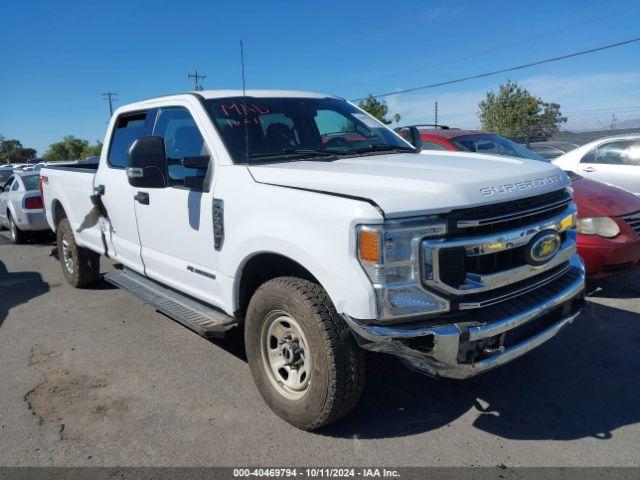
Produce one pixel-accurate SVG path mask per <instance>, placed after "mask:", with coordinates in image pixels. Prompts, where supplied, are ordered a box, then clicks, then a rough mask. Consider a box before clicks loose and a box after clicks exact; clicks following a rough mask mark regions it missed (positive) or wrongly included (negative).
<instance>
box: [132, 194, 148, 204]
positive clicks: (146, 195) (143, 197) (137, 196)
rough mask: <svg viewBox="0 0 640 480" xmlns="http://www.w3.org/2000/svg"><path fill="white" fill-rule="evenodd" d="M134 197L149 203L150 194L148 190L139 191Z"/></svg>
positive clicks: (142, 202)
mask: <svg viewBox="0 0 640 480" xmlns="http://www.w3.org/2000/svg"><path fill="white" fill-rule="evenodd" d="M133 199H134V200H135V201H136V202H138V203H141V204H142V205H149V194H148V193H147V192H138V193H136V194H135V196H134V197H133Z"/></svg>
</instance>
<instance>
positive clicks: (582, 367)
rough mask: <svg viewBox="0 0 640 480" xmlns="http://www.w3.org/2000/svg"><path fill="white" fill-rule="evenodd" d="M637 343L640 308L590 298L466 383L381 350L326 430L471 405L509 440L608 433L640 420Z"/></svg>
mask: <svg viewBox="0 0 640 480" xmlns="http://www.w3.org/2000/svg"><path fill="white" fill-rule="evenodd" d="M639 342H640V315H639V314H637V313H632V312H628V311H624V310H620V309H616V308H611V307H606V306H602V305H592V306H591V307H589V308H588V309H587V310H586V311H585V312H584V313H583V314H582V315H581V316H580V317H579V318H578V319H577V320H576V321H575V322H574V324H573V325H571V326H569V327H567V328H566V329H565V330H564V331H562V332H560V334H559V335H558V337H556V338H555V339H553V340H551V341H550V342H548V343H547V344H545V345H543V346H542V347H540V348H539V349H538V350H536V351H534V352H531V353H529V354H528V355H525V356H524V357H522V358H521V359H519V360H517V361H516V362H514V363H513V364H510V365H507V366H505V367H502V368H500V369H497V370H495V371H492V372H489V373H487V374H485V375H482V376H479V377H476V378H473V379H469V380H465V381H453V380H433V379H429V378H427V377H422V376H420V375H418V374H414V373H412V372H409V371H407V370H406V369H404V367H403V366H402V365H400V364H399V363H398V362H397V361H395V360H393V359H389V358H385V357H383V356H377V357H375V358H372V361H371V362H369V364H368V367H369V368H368V372H367V373H368V381H367V384H366V387H365V391H364V394H363V398H362V401H361V402H360V404H359V406H358V407H357V409H356V411H355V412H354V413H353V414H352V415H351V416H349V417H348V418H346V419H345V420H343V421H342V422H339V423H337V424H334V425H331V426H329V427H327V428H326V429H324V430H323V431H322V432H320V433H321V434H324V435H328V436H337V437H352V436H354V435H355V436H357V437H359V438H387V437H397V436H406V435H411V434H416V433H421V432H425V431H430V430H435V429H438V428H442V427H446V426H447V424H449V423H450V422H452V421H453V420H455V419H457V418H459V417H460V416H462V415H464V414H466V413H467V412H468V411H470V410H474V411H476V412H477V413H478V417H477V418H476V419H475V420H474V421H473V425H474V427H475V428H478V429H480V430H482V431H485V432H487V433H491V434H493V435H497V436H500V437H504V438H509V439H517V440H573V439H577V438H584V437H593V438H598V439H607V438H610V437H611V436H612V432H613V430H615V429H616V428H619V427H623V426H625V425H630V424H635V423H637V422H639V421H640V382H639V381H638V379H639V378H640V356H638V354H637V351H638V347H637V346H638V344H639Z"/></svg>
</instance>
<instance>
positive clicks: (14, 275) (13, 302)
mask: <svg viewBox="0 0 640 480" xmlns="http://www.w3.org/2000/svg"><path fill="white" fill-rule="evenodd" d="M48 291H49V285H48V284H47V283H46V282H44V281H43V280H42V276H41V275H40V274H39V273H38V272H8V271H7V267H6V266H5V264H4V263H3V262H2V261H0V327H1V326H2V324H3V323H4V320H5V319H6V318H7V315H8V314H9V311H10V310H11V309H12V308H13V307H16V306H18V305H21V304H23V303H26V302H28V301H29V300H31V299H32V298H35V297H37V296H39V295H42V294H44V293H47V292H48Z"/></svg>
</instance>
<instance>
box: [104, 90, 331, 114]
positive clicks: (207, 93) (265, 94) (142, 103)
mask: <svg viewBox="0 0 640 480" xmlns="http://www.w3.org/2000/svg"><path fill="white" fill-rule="evenodd" d="M184 95H197V96H199V97H201V98H205V99H210V98H227V97H242V95H243V92H242V90H202V91H199V92H193V91H192V92H179V93H172V94H169V95H160V96H157V97H152V98H146V99H144V100H139V101H137V102H131V103H128V104H125V105H122V106H120V107H119V108H118V109H117V110H116V111H115V112H114V114H115V115H119V114H120V113H123V112H129V111H132V110H135V109H136V108H148V107H149V106H150V104H153V102H154V101H156V100H161V99H162V100H164V99H169V98H171V97H173V98H180V97H182V96H184ZM245 95H246V96H247V97H254V98H270V97H273V98H277V97H280V98H283V97H288V98H341V97H337V96H335V95H327V94H326V93H317V92H304V91H297V90H247V91H246V92H245Z"/></svg>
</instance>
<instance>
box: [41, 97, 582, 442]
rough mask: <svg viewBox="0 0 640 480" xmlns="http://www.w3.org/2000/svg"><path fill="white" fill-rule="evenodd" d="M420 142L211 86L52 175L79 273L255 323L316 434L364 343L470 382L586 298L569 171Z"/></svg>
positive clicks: (248, 336)
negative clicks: (425, 147)
mask: <svg viewBox="0 0 640 480" xmlns="http://www.w3.org/2000/svg"><path fill="white" fill-rule="evenodd" d="M416 138H419V135H418V136H417V137H416ZM418 141H419V140H417V139H416V140H415V142H413V143H414V145H412V144H410V143H408V142H407V141H405V140H404V139H402V138H401V137H399V136H398V135H396V134H395V133H394V132H393V131H391V130H390V129H388V128H387V127H386V126H384V125H383V124H381V123H380V122H378V121H377V120H375V119H374V118H372V117H371V116H369V115H368V114H366V113H365V112H364V111H362V110H360V109H359V108H358V107H356V106H354V105H353V104H351V103H349V102H347V101H345V100H343V99H341V98H337V97H334V96H328V95H320V94H315V93H305V92H289V91H247V92H246V93H245V94H243V93H242V92H238V91H204V92H197V93H187V94H179V95H171V96H166V97H159V98H154V99H151V100H145V101H141V102H138V103H133V104H130V105H126V106H123V107H121V108H119V109H118V110H117V111H116V112H115V113H114V115H113V118H112V119H111V122H110V124H109V127H108V129H107V132H106V137H105V140H104V148H103V150H102V155H101V157H100V161H99V164H98V165H97V166H95V165H93V166H92V165H91V164H88V165H78V166H74V167H58V168H56V167H46V168H44V169H43V170H42V171H41V177H42V178H41V183H42V188H43V196H44V201H45V206H46V215H47V219H48V222H49V224H50V226H51V228H52V229H53V230H54V231H56V232H57V239H58V250H59V258H60V263H61V265H62V270H63V272H64V275H65V277H66V279H67V280H68V282H69V283H70V284H72V285H73V286H76V287H82V286H85V285H87V284H89V283H91V282H93V281H95V280H96V279H98V276H99V271H100V270H99V258H100V255H105V256H107V257H108V258H110V259H111V260H112V261H113V262H114V263H115V264H117V266H118V267H119V269H118V270H116V273H109V274H106V275H105V278H106V280H107V281H109V282H111V283H113V284H115V285H117V286H119V287H121V288H124V289H126V290H128V291H130V292H131V293H133V294H134V295H136V296H138V297H140V298H141V299H142V300H143V301H145V302H148V303H150V304H152V305H154V306H155V307H156V308H157V310H159V311H161V312H163V313H165V314H167V315H168V316H170V317H172V318H174V319H175V320H177V321H178V322H181V323H182V324H184V325H186V326H187V327H189V328H191V329H192V330H194V331H195V332H197V333H199V334H201V335H205V336H206V335H214V336H217V335H223V334H224V332H226V331H227V330H229V329H230V328H232V327H239V328H243V329H244V339H245V346H246V351H247V357H248V362H249V366H250V368H251V372H252V375H253V377H254V380H255V382H256V385H257V388H258V390H259V391H260V393H261V395H262V396H263V397H264V399H265V400H266V402H267V403H268V404H269V405H270V407H271V408H272V409H273V410H274V411H275V412H276V413H277V414H278V415H279V416H281V417H282V418H284V419H285V420H286V421H288V422H290V423H291V424H293V425H295V426H297V427H299V428H303V429H307V430H311V429H315V428H318V427H321V426H323V425H326V424H328V423H330V422H333V421H335V420H337V419H338V418H340V417H341V416H343V415H345V414H346V413H347V412H349V411H350V410H351V409H352V408H353V407H354V406H355V405H356V403H357V401H358V399H359V397H360V395H361V392H362V387H363V382H364V375H365V352H364V350H371V351H375V352H385V353H389V354H393V355H396V356H398V357H400V358H401V359H402V360H403V361H404V362H405V363H406V364H407V365H408V366H411V367H412V368H414V369H416V370H418V371H420V372H422V373H425V374H428V375H432V376H442V377H451V378H466V377H470V376H473V375H476V374H479V373H482V372H484V371H487V370H489V369H491V368H493V367H497V366H499V365H502V364H505V363H507V362H509V361H511V360H513V359H515V358H517V357H519V356H521V355H522V354H524V353H525V352H527V351H529V350H531V349H533V348H535V347H537V346H538V345H540V344H542V343H544V342H545V341H547V340H548V339H550V338H551V337H553V336H554V335H555V334H556V333H557V332H558V331H559V330H560V329H561V328H562V327H564V326H565V325H567V324H569V323H570V322H571V321H572V320H573V319H574V318H575V317H576V316H577V315H578V313H579V310H580V307H581V304H582V302H583V297H584V270H583V266H582V262H581V260H580V258H579V257H578V256H577V254H576V243H575V232H574V230H573V227H574V223H575V214H576V208H575V206H574V204H573V203H572V198H571V187H570V183H569V180H568V179H567V177H566V176H565V174H564V173H563V172H562V171H561V170H560V169H558V168H557V167H554V166H553V165H550V164H547V163H544V162H535V161H527V160H524V159H516V158H508V157H496V156H489V155H475V154H471V155H465V154H449V155H448V156H447V157H446V158H445V157H443V156H442V154H441V153H440V152H434V153H429V154H420V153H418V152H419V149H418V148H416V147H417V146H419V145H417V142H418ZM451 155H454V156H456V158H455V159H451V158H449V157H450V156H451ZM453 160H455V161H453Z"/></svg>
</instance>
